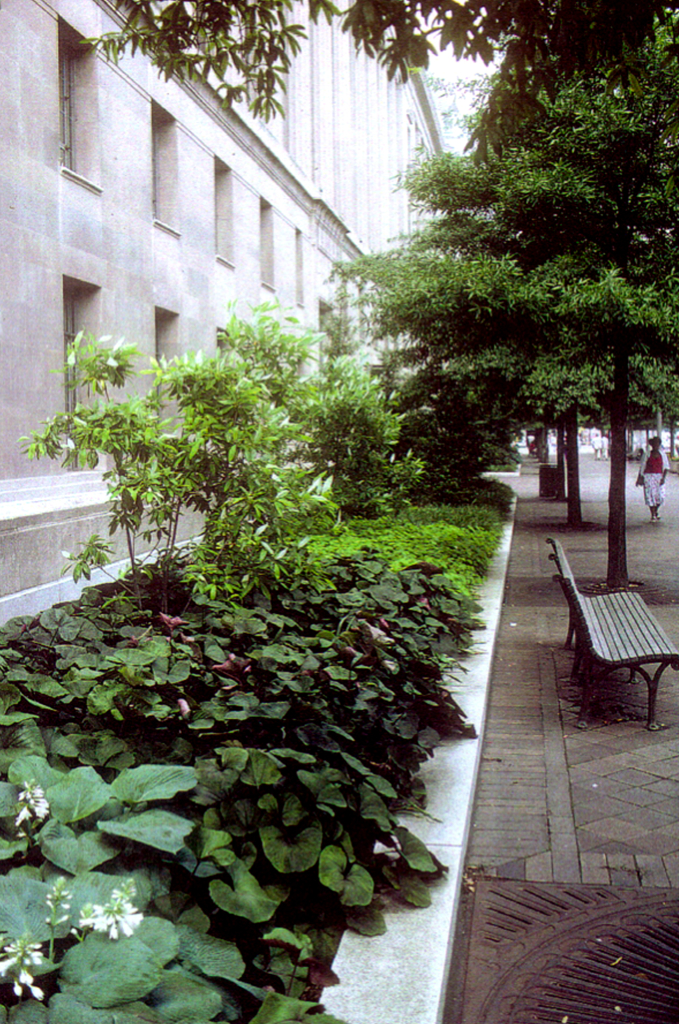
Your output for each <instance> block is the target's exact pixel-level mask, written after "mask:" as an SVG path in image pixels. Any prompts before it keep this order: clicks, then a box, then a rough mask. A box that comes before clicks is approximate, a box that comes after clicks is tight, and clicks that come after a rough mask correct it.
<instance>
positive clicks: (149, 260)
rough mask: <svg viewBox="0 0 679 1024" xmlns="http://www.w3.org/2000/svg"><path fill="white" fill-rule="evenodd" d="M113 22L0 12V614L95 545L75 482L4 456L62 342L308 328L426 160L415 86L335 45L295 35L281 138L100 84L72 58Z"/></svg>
mask: <svg viewBox="0 0 679 1024" xmlns="http://www.w3.org/2000/svg"><path fill="white" fill-rule="evenodd" d="M116 17H117V15H116V13H115V8H114V6H113V4H111V3H109V2H107V0H3V2H2V5H1V6H0V82H1V83H2V85H1V89H2V98H3V102H2V104H0V125H1V127H0V134H1V137H2V142H3V146H2V156H1V157H0V239H1V241H0V260H1V263H0V336H1V339H0V603H1V599H2V596H3V595H11V594H15V593H16V592H17V591H22V590H24V589H25V588H27V587H38V586H42V585H43V584H44V583H45V582H47V581H49V580H52V579H56V578H58V576H59V573H60V570H61V566H62V564H63V560H62V559H61V556H60V551H61V550H62V548H68V547H69V544H70V543H76V542H77V540H78V538H84V537H87V536H89V534H90V533H92V532H93V531H94V530H95V529H99V530H101V529H102V526H101V523H97V520H98V519H102V518H103V517H105V511H104V506H103V504H101V493H100V489H99V487H98V481H97V479H96V478H93V477H92V476H91V475H83V476H82V477H81V476H80V474H77V473H75V474H74V473H69V474H64V473H59V471H58V467H56V466H54V465H50V464H48V463H44V462H39V463H31V462H29V461H28V460H27V459H26V458H25V456H23V455H22V454H21V452H20V448H19V445H18V444H17V439H18V438H19V437H20V436H22V435H25V434H28V433H29V432H30V430H31V429H33V428H34V427H35V426H36V425H37V424H39V423H40V422H41V421H42V420H44V419H45V418H47V417H48V416H50V415H53V414H54V413H55V412H57V411H58V410H59V409H62V408H64V405H65V403H66V402H67V401H68V397H67V394H66V390H65V387H64V380H63V377H62V376H61V375H60V374H59V373H58V372H56V371H58V370H59V369H60V368H61V366H62V365H63V357H64V350H65V344H66V343H67V342H68V340H69V339H70V338H71V337H72V336H73V335H74V334H75V333H76V332H77V331H78V330H80V329H81V328H85V329H87V330H90V331H92V332H93V333H94V334H95V335H101V334H104V333H106V334H110V335H112V336H113V337H114V338H118V337H121V336H124V337H125V338H126V339H127V340H128V341H134V342H135V343H136V344H137V345H138V347H139V348H140V349H141V350H142V351H144V352H147V353H149V354H165V355H168V356H172V355H174V354H177V353H181V352H184V351H186V350H188V349H195V348H203V349H205V350H207V351H212V350H214V348H215V344H216V333H217V330H218V329H219V327H220V326H221V324H223V322H224V320H225V317H226V307H227V304H228V303H230V302H233V301H237V303H238V306H237V308H238V311H239V313H240V314H241V315H245V316H247V313H248V310H249V308H250V307H251V306H253V305H257V304H259V303H261V302H262V301H264V300H267V299H276V300H278V301H279V302H280V303H281V305H282V306H283V307H284V308H287V309H290V308H291V309H293V310H294V311H295V312H296V315H297V316H298V318H299V319H300V320H301V321H302V322H303V323H304V324H306V325H308V326H311V327H319V326H320V327H321V328H322V324H323V318H324V316H325V315H326V314H327V313H329V312H331V311H332V308H333V293H332V288H331V285H330V284H329V282H328V278H329V273H330V270H331V267H332V265H333V263H334V262H335V261H338V260H345V259H351V258H353V257H355V256H356V255H358V254H360V253H361V252H366V251H376V250H379V249H382V248H385V247H386V246H387V244H388V242H389V241H390V240H392V239H394V238H396V237H398V236H399V235H402V234H404V233H407V232H408V231H409V229H410V227H411V226H412V225H411V223H410V217H411V213H410V210H409V205H408V201H407V196H406V195H405V193H404V192H402V191H397V190H396V189H395V186H396V179H397V177H398V175H399V174H400V173H402V172H403V171H404V170H405V169H406V168H407V166H408V165H409V163H411V162H412V160H413V159H414V157H415V155H416V153H417V152H418V150H419V149H420V148H421V147H424V149H425V150H428V151H431V152H435V151H437V150H439V149H440V146H441V142H440V132H439V125H438V119H437V116H436V113H435V111H434V108H433V106H432V105H431V103H430V101H429V97H428V94H427V92H426V89H425V87H424V86H423V84H422V82H421V81H420V80H419V79H418V78H417V77H415V78H414V79H412V80H411V81H410V82H409V83H407V84H406V85H401V84H398V83H395V82H389V81H388V80H387V76H386V72H385V71H384V69H382V68H380V67H379V65H378V64H377V63H376V62H375V61H373V60H370V59H369V58H367V57H365V56H364V55H357V54H356V53H355V51H354V49H353V44H352V42H351V40H350V38H349V37H348V36H346V35H344V34H343V33H342V32H341V31H340V30H339V29H338V28H337V27H336V26H334V27H331V26H329V25H327V24H325V23H324V22H322V23H319V24H318V25H313V24H309V25H308V32H309V41H308V43H307V44H306V45H305V46H304V50H303V53H302V54H301V55H300V57H298V58H297V59H296V61H295V64H294V69H293V72H292V74H291V75H290V80H289V83H288V91H287V95H286V96H285V98H284V103H285V107H286V117H285V118H284V119H281V118H279V119H277V120H276V121H275V122H273V123H271V124H269V125H264V124H263V123H260V122H257V121H255V120H253V119H252V118H251V117H250V116H249V115H248V114H247V112H244V111H240V110H239V111H238V112H233V111H226V110H224V109H222V108H221V106H220V104H219V102H218V101H217V99H216V97H215V95H214V93H213V92H212V91H211V90H210V89H209V88H208V87H206V86H202V85H198V84H179V83H178V82H175V81H169V82H165V81H164V80H163V79H162V78H161V77H160V76H159V75H158V74H157V73H156V72H155V70H154V69H153V68H152V66H151V65H150V64H149V62H148V60H146V59H145V58H144V57H142V56H140V55H139V54H137V55H135V56H134V57H125V58H123V59H122V60H121V61H120V63H119V64H118V65H117V66H114V65H111V64H109V63H107V62H106V61H105V60H104V59H103V58H101V57H99V56H98V55H95V54H94V53H92V52H90V51H88V50H87V48H85V47H83V46H82V45H81V42H80V40H81V39H83V38H88V37H93V36H98V35H100V34H102V33H103V32H106V31H111V30H114V29H115V27H116ZM295 17H296V20H299V21H303V20H304V19H305V17H306V7H305V6H304V5H299V6H298V8H296V12H295ZM45 474H52V475H53V476H54V475H56V476H58V477H59V479H58V480H57V479H52V480H50V481H49V485H48V487H45V484H44V480H39V479H36V478H38V477H43V478H44V476H45ZM88 488H91V489H92V494H91V496H90V497H88V496H87V493H88ZM55 503H56V505H55ZM97 503H98V504H97ZM36 600H37V598H36ZM7 607H9V605H7ZM0 612H1V608H0Z"/></svg>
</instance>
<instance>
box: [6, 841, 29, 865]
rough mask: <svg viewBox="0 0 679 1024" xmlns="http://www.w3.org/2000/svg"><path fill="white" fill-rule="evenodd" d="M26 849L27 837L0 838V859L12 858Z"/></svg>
mask: <svg viewBox="0 0 679 1024" xmlns="http://www.w3.org/2000/svg"><path fill="white" fill-rule="evenodd" d="M27 849H28V839H25V838H24V839H0V861H1V860H13V859H14V857H16V855H17V854H18V853H25V852H26V850H27Z"/></svg>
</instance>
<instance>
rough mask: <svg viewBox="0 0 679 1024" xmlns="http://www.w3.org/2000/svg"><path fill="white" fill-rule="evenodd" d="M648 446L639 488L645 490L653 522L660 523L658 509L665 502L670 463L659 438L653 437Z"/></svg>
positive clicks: (641, 469)
mask: <svg viewBox="0 0 679 1024" xmlns="http://www.w3.org/2000/svg"><path fill="white" fill-rule="evenodd" d="M648 445H649V446H648V448H647V450H646V453H645V455H644V457H643V460H642V463H641V468H640V470H639V476H638V477H637V487H643V489H644V502H645V503H646V505H647V506H648V508H649V509H650V511H651V522H652V523H658V522H660V516H659V515H658V509H659V508H660V506H661V505H663V504H664V502H665V480H666V479H667V474H668V472H669V468H670V461H669V459H668V458H667V455H666V454H665V452H664V451H663V450H662V445H661V443H660V438H659V437H652V438H651V440H650V441H649V442H648Z"/></svg>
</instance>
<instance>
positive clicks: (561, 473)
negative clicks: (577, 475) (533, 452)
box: [556, 416, 566, 501]
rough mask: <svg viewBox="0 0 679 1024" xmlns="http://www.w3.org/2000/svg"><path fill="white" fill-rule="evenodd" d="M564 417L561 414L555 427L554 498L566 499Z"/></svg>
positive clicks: (558, 499)
mask: <svg viewBox="0 0 679 1024" xmlns="http://www.w3.org/2000/svg"><path fill="white" fill-rule="evenodd" d="M564 434H565V425H564V418H563V416H561V417H560V418H559V422H558V423H557V427H556V500H557V501H565V500H566V442H565V437H564Z"/></svg>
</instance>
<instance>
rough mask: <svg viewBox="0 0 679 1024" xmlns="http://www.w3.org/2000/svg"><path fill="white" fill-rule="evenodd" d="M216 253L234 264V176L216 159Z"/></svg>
mask: <svg viewBox="0 0 679 1024" xmlns="http://www.w3.org/2000/svg"><path fill="white" fill-rule="evenodd" d="M215 252H216V253H217V255H218V256H221V257H222V259H225V260H227V261H228V262H229V263H233V175H232V173H231V170H230V169H229V168H228V167H227V166H226V164H223V163H222V161H221V160H219V159H218V158H217V157H215Z"/></svg>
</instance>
